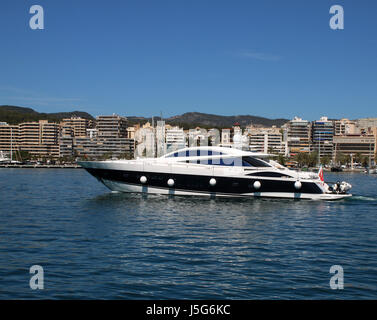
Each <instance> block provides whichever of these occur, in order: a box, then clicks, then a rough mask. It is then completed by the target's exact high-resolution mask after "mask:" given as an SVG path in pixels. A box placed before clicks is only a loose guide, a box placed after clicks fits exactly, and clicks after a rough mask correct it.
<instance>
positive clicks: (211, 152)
mask: <svg viewBox="0 0 377 320" xmlns="http://www.w3.org/2000/svg"><path fill="white" fill-rule="evenodd" d="M269 157H270V155H268V154H265V153H258V152H250V151H243V150H238V149H233V148H225V147H190V148H184V149H181V150H178V151H174V152H171V153H168V154H166V155H164V156H162V157H160V158H139V159H135V160H107V161H82V162H79V164H80V165H81V166H82V167H84V168H85V169H86V170H87V171H88V172H89V173H90V174H92V175H93V176H94V177H96V178H97V179H98V180H99V181H101V182H102V183H103V184H104V185H106V186H107V187H108V188H110V189H111V190H113V191H120V192H139V193H140V192H141V193H154V194H169V195H196V196H221V197H272V198H291V199H323V200H338V199H343V198H346V197H350V196H351V194H349V193H348V191H349V190H350V189H351V187H352V186H351V185H350V184H349V183H347V182H344V181H343V182H341V183H340V182H339V183H336V184H334V185H329V184H327V183H325V181H324V180H323V171H322V169H320V172H319V173H318V174H316V173H312V172H297V171H294V170H290V169H288V168H286V167H284V166H282V165H280V164H278V163H277V162H276V161H273V160H269Z"/></svg>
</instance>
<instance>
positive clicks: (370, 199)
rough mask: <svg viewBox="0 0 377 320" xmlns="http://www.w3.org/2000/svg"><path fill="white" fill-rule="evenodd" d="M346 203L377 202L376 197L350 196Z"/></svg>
mask: <svg viewBox="0 0 377 320" xmlns="http://www.w3.org/2000/svg"><path fill="white" fill-rule="evenodd" d="M345 200H347V201H356V200H357V201H377V197H364V196H352V197H350V198H348V199H345Z"/></svg>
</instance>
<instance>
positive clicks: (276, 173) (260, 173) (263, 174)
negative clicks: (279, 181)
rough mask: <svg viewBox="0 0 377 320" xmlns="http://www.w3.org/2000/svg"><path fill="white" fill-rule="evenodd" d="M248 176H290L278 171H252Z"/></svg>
mask: <svg viewBox="0 0 377 320" xmlns="http://www.w3.org/2000/svg"><path fill="white" fill-rule="evenodd" d="M248 176H257V177H273V178H282V177H288V178H291V177H290V176H288V175H286V174H283V173H279V172H254V173H249V174H248Z"/></svg>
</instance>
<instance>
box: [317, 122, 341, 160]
mask: <svg viewBox="0 0 377 320" xmlns="http://www.w3.org/2000/svg"><path fill="white" fill-rule="evenodd" d="M334 134H335V129H334V122H333V121H331V120H328V118H327V117H321V118H320V119H319V120H315V121H313V122H312V144H311V151H312V152H317V153H318V154H319V157H321V158H322V157H330V158H332V156H333V137H334Z"/></svg>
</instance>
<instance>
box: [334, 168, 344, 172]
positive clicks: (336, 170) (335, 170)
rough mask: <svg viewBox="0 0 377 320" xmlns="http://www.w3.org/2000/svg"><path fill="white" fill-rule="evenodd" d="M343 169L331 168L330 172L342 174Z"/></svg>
mask: <svg viewBox="0 0 377 320" xmlns="http://www.w3.org/2000/svg"><path fill="white" fill-rule="evenodd" d="M342 171H343V169H342V168H341V167H331V172H342Z"/></svg>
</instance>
